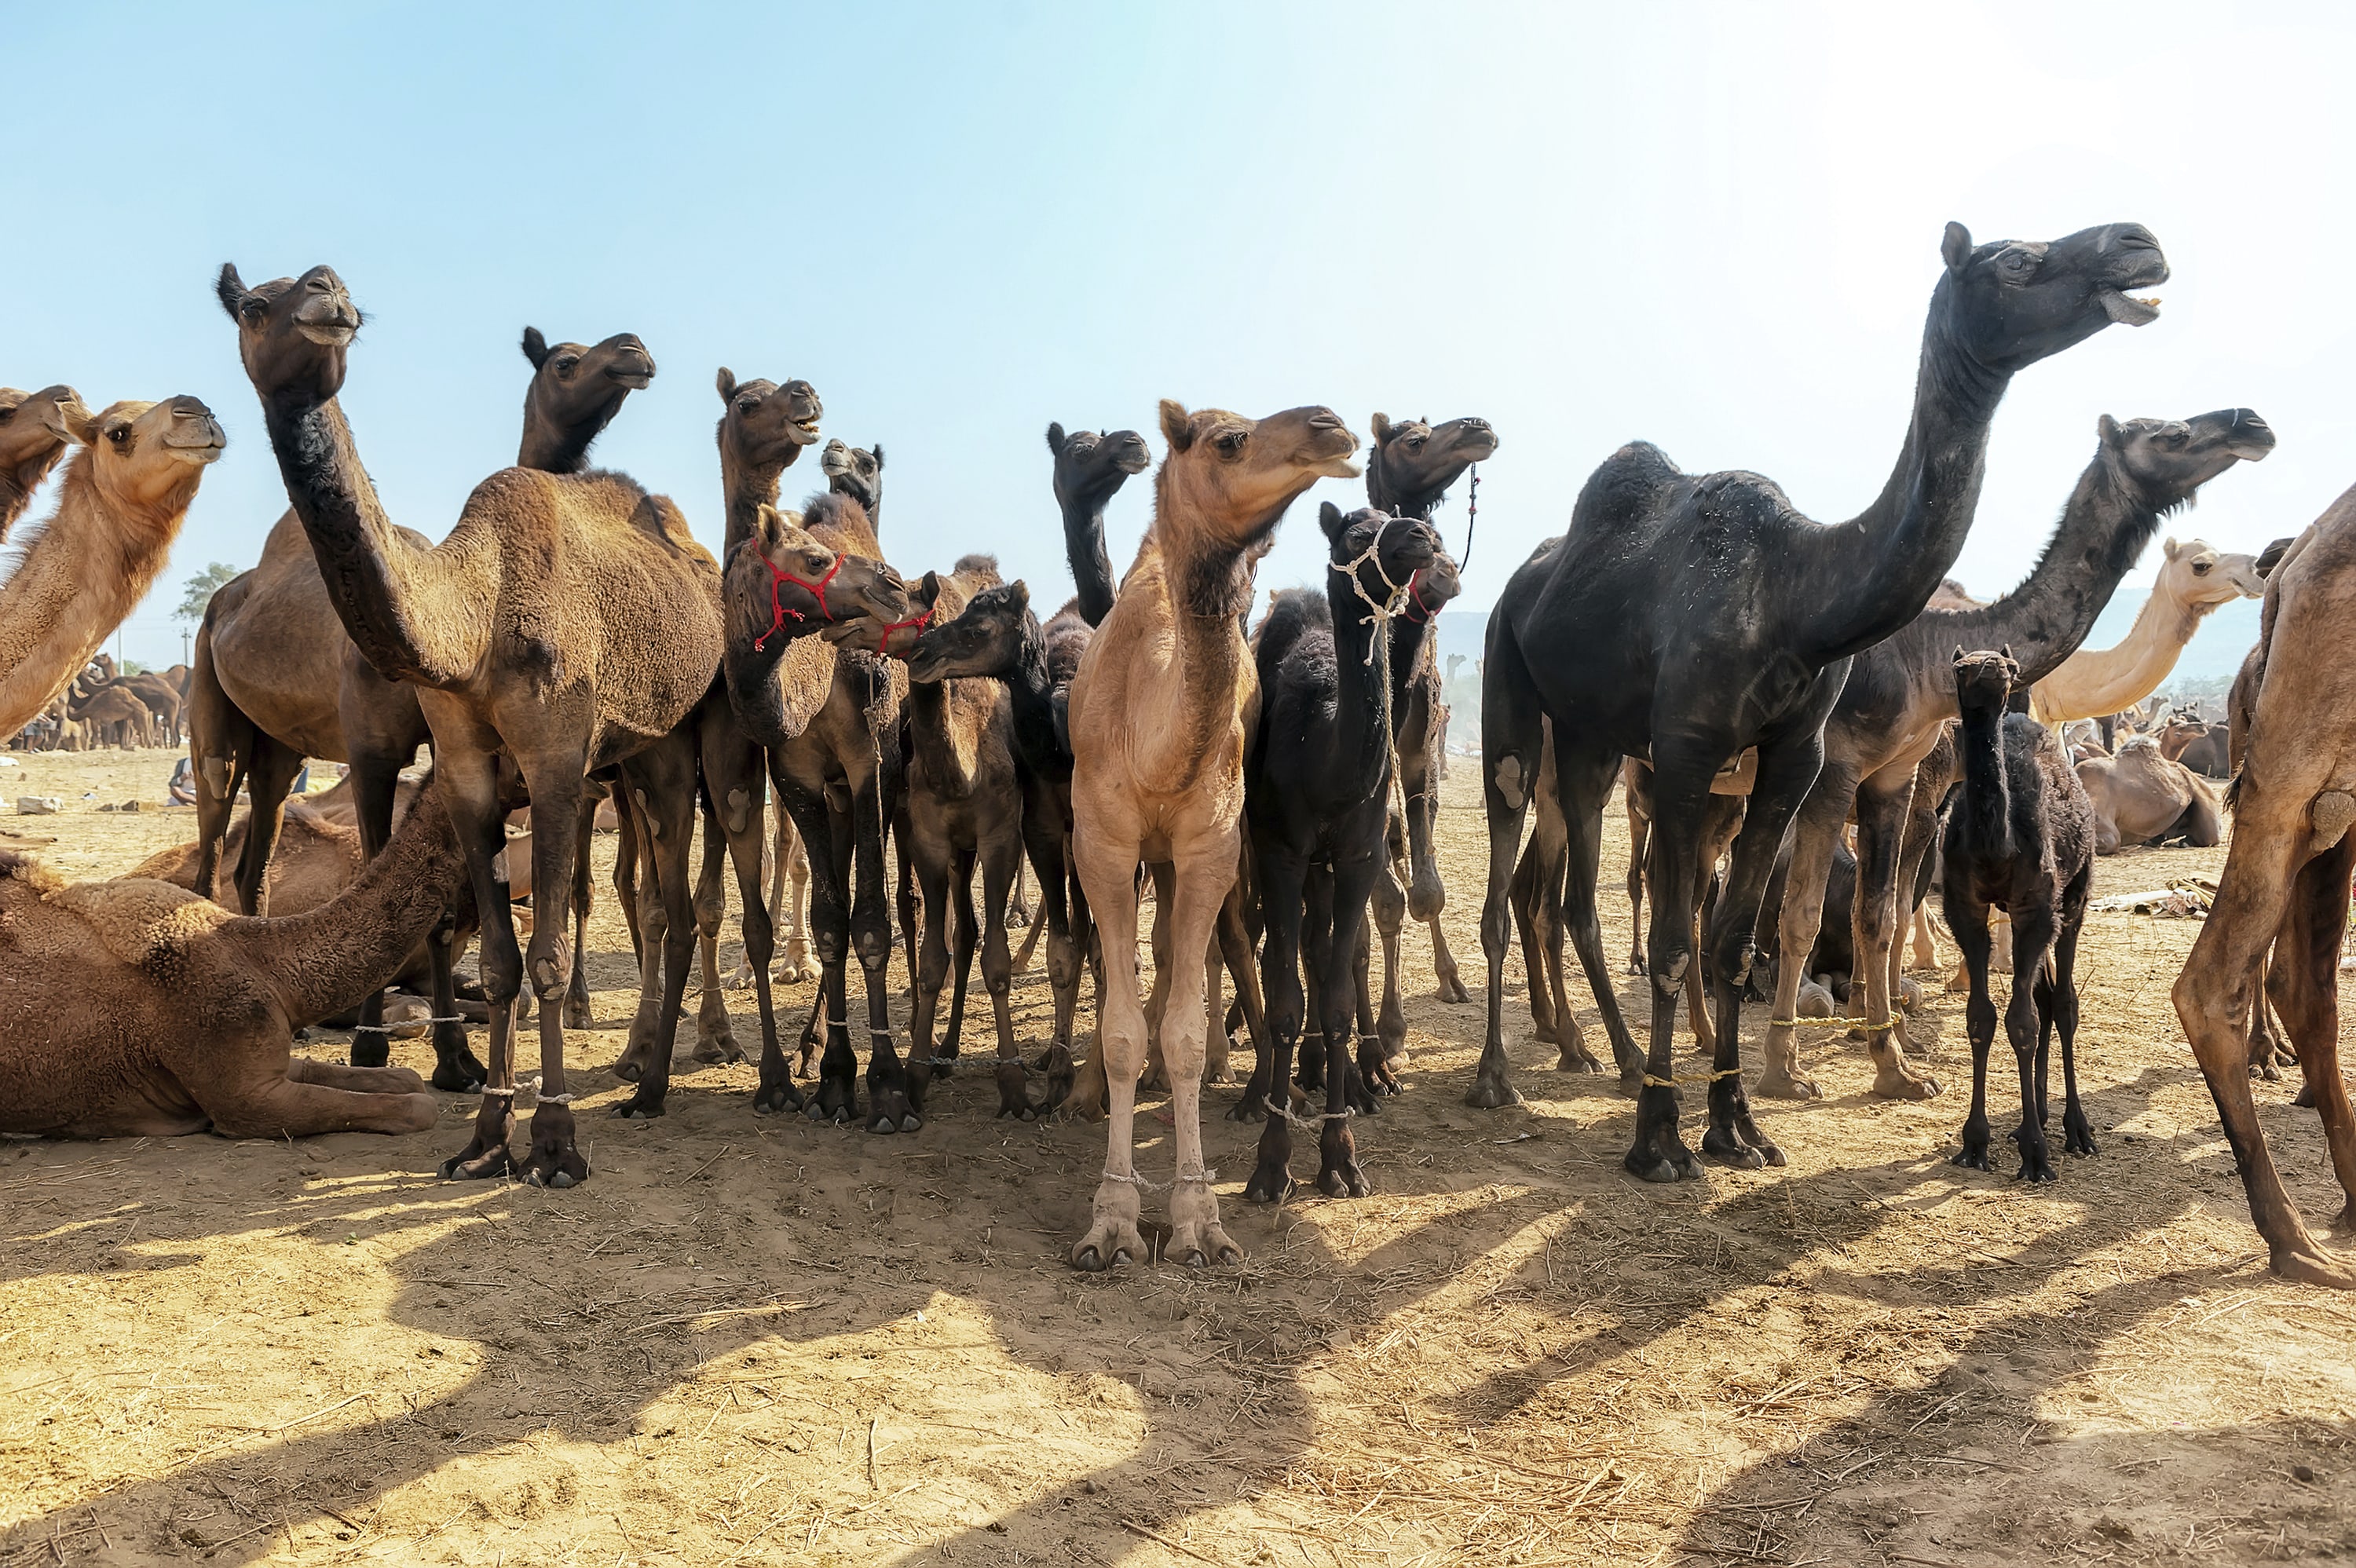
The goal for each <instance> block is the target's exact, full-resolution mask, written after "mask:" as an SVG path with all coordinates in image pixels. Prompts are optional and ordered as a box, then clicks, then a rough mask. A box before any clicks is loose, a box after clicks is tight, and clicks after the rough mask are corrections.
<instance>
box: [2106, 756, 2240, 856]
mask: <svg viewBox="0 0 2356 1568" xmlns="http://www.w3.org/2000/svg"><path fill="white" fill-rule="evenodd" d="M2078 782H2079V783H2080V784H2083V785H2085V786H2086V795H2087V798H2089V799H2090V800H2092V801H2093V802H2094V852H2095V853H2096V854H2098V855H2115V854H2117V853H2118V852H2119V850H2120V849H2121V848H2123V847H2125V846H2126V845H2130V844H2159V843H2164V842H2166V841H2167V840H2169V839H2171V838H2180V839H2182V840H2183V841H2184V842H2185V843H2187V844H2189V845H2191V846H2192V847H2193V848H2200V849H2207V848H2212V847H2214V846H2215V845H2217V844H2218V843H2220V842H2221V841H2222V838H2223V837H2224V832H2223V822H2222V818H2221V817H2220V816H2219V815H2218V811H2217V795H2216V792H2215V791H2214V790H2212V789H2211V788H2210V787H2209V781H2208V780H2206V779H2204V778H2202V777H2201V776H2200V775H2199V774H2198V773H2194V772H2193V771H2192V770H2191V769H2190V768H2188V767H2186V766H2185V765H2184V764H2183V763H2179V762H2178V761H2176V760H2175V759H2174V758H2172V757H2168V756H2164V755H2162V754H2161V752H2160V749H2159V745H2158V742H2157V741H2154V740H2153V739H2152V738H2151V737H2150V736H2148V735H2130V736H2128V737H2127V738H2126V740H2125V741H2121V742H2119V749H2118V751H2117V752H2116V753H2115V754H2114V755H2112V756H2108V757H2089V758H2087V759H2086V760H2085V761H2084V762H2083V763H2079V764H2078Z"/></svg>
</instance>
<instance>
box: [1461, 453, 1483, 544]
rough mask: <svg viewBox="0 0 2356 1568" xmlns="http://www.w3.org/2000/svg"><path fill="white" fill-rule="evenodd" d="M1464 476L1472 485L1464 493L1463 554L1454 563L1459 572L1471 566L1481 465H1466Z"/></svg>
mask: <svg viewBox="0 0 2356 1568" xmlns="http://www.w3.org/2000/svg"><path fill="white" fill-rule="evenodd" d="M1464 475H1465V477H1466V478H1468V479H1470V480H1471V481H1472V485H1471V487H1470V488H1469V489H1467V490H1466V491H1465V492H1464V554H1463V557H1462V559H1461V560H1458V562H1457V563H1456V570H1457V571H1469V570H1471V568H1472V525H1473V524H1474V523H1476V522H1478V521H1479V520H1480V517H1481V465H1480V464H1477V463H1475V464H1470V465H1468V466H1467V467H1466V468H1465V470H1464Z"/></svg>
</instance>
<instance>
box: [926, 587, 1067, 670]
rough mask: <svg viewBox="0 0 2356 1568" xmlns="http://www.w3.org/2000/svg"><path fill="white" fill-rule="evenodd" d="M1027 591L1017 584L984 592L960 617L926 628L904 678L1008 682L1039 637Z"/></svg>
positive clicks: (972, 600) (968, 602)
mask: <svg viewBox="0 0 2356 1568" xmlns="http://www.w3.org/2000/svg"><path fill="white" fill-rule="evenodd" d="M1037 631H1038V622H1037V621H1036V620H1035V619H1033V616H1032V613H1031V590H1030V587H1029V585H1027V584H1026V583H1024V582H1023V581H1022V580H1021V579H1020V578H1017V579H1016V580H1015V581H1012V582H1005V583H1001V584H999V585H998V586H996V587H994V588H985V589H983V590H982V591H981V592H979V593H977V594H975V595H974V596H973V597H972V598H971V599H969V600H968V601H967V602H966V606H965V608H964V609H963V610H961V611H959V612H958V614H957V615H956V616H955V617H954V618H952V619H950V620H947V621H943V622H941V623H939V624H937V625H934V626H931V627H928V628H926V632H925V635H923V636H921V637H918V638H917V639H916V641H915V643H913V644H911V645H909V646H908V648H907V650H906V653H905V657H906V659H907V661H908V678H909V679H910V680H916V681H926V682H931V681H937V680H953V679H956V678H957V677H960V676H1006V675H1011V674H1012V673H1013V672H1014V671H1015V670H1016V669H1018V668H1020V667H1021V666H1022V663H1023V647H1024V645H1026V644H1027V643H1029V642H1030V641H1032V640H1033V638H1034V637H1035V636H1036V634H1037Z"/></svg>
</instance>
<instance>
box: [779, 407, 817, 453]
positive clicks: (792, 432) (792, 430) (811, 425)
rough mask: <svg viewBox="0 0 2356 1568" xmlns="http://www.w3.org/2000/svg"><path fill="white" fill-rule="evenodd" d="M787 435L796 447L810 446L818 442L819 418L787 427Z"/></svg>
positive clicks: (812, 417) (813, 417) (814, 416)
mask: <svg viewBox="0 0 2356 1568" xmlns="http://www.w3.org/2000/svg"><path fill="white" fill-rule="evenodd" d="M786 435H787V439H788V440H790V441H791V442H792V443H794V444H795V445H796V446H809V445H810V444H811V443H814V442H816V441H817V440H818V417H817V416H816V415H815V414H813V415H812V416H810V417H809V419H806V420H796V421H793V422H792V423H791V424H789V425H787V426H786Z"/></svg>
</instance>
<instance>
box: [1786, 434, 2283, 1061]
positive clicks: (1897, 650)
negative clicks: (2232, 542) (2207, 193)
mask: <svg viewBox="0 0 2356 1568" xmlns="http://www.w3.org/2000/svg"><path fill="white" fill-rule="evenodd" d="M2274 445H2275V436H2274V432H2273V431H2272V430H2270V429H2268V428H2267V426H2266V423H2265V421H2264V420H2262V419H2260V418H2259V417H2258V416H2257V415H2256V414H2255V413H2254V412H2252V411H2250V410H2248V409H2221V410H2218V411H2214V412H2211V413H2205V414H2201V415H2198V416H2196V417H2194V418H2192V419H2190V420H2182V421H2177V420H2153V419H2134V420H2127V421H2124V422H2122V421H2116V420H2113V419H2111V418H2110V417H2109V416H2108V415H2104V416H2103V417H2102V418H2101V419H2099V420H2098V421H2096V428H2095V443H2094V457H2093V459H2092V461H2090V462H2089V463H2088V464H2087V465H2086V467H2085V469H2084V471H2083V473H2081V474H2080V475H2079V477H2078V482H2077V484H2076V485H2075V486H2073V487H2072V491H2071V494H2070V498H2069V501H2068V502H2067V504H2066V505H2064V507H2062V510H2061V521H2060V522H2059V524H2057V525H2056V527H2055V528H2054V531H2053V535H2052V538H2051V540H2049V541H2048V543H2047V545H2046V548H2045V550H2044V553H2043V554H2042V555H2040V557H2039V558H2038V561H2037V564H2036V566H2035V567H2034V568H2033V569H2032V570H2031V571H2030V572H2029V576H2028V577H2027V578H2026V579H2024V580H2023V581H2022V582H2021V583H2020V585H2019V587H2018V588H2016V589H2014V590H2013V591H2012V592H2010V593H2008V594H2007V595H2005V596H2004V597H2003V598H2001V599H1999V600H1997V601H1996V602H1995V603H1991V604H1986V605H1980V606H1977V607H1974V608H1967V609H1955V610H1935V609H1928V608H1926V609H1925V610H1924V611H1923V612H1922V614H1920V615H1918V616H1917V617H1915V619H1914V620H1913V622H1912V624H1909V625H1907V626H1906V627H1904V628H1903V629H1902V630H1901V631H1899V632H1898V633H1896V634H1895V635H1892V636H1890V637H1889V638H1888V639H1886V640H1885V641H1883V642H1881V643H1879V644H1877V645H1874V646H1872V647H1870V648H1868V649H1866V650H1864V651H1862V652H1860V653H1858V655H1857V656H1855V657H1854V658H1853V659H1851V661H1850V663H1849V672H1848V681H1847V685H1845V686H1844V687H1843V688H1841V693H1840V697H1839V699H1838V700H1837V702H1836V703H1835V704H1834V706H1833V711H1832V717H1831V718H1830V719H1829V720H1826V724H1825V731H1824V748H1825V761H1824V766H1823V769H1822V771H1821V772H1819V773H1817V775H1816V780H1815V784H1814V785H1812V786H1811V787H1810V788H1809V790H1808V793H1807V795H1806V797H1805V798H1804V800H1803V801H1802V802H1801V805H1800V809H1799V813H1798V816H1797V817H1796V818H1795V820H1794V824H1793V827H1792V829H1791V870H1790V875H1789V880H1788V881H1787V882H1786V884H1785V886H1786V892H1785V896H1784V899H1783V907H1782V909H1781V911H1780V912H1778V914H1777V916H1776V919H1777V923H1778V924H1779V925H1780V927H1781V931H1780V934H1779V937H1778V940H1777V947H1778V949H1779V950H1780V951H1782V952H1785V953H1804V952H1806V951H1808V950H1809V949H1810V948H1811V947H1812V946H1813V945H1814V944H1815V939H1816V932H1817V928H1818V926H1819V924H1820V923H1821V919H1822V913H1823V901H1824V897H1823V890H1824V887H1825V873H1826V868H1827V866H1828V864H1829V861H1830V858H1831V853H1832V848H1831V847H1832V844H1833V842H1834V840H1835V839H1836V838H1837V837H1839V835H1840V832H1841V827H1842V825H1843V824H1844V823H1845V822H1847V821H1848V820H1850V819H1851V818H1852V817H1854V819H1855V820H1856V823H1857V850H1858V866H1859V870H1858V879H1859V880H1858V887H1859V889H1860V893H1859V896H1858V899H1857V900H1856V901H1855V904H1854V910H1855V915H1854V918H1855V920H1856V923H1857V924H1856V936H1855V949H1856V958H1857V965H1858V967H1857V970H1856V973H1857V974H1858V976H1860V977H1861V978H1862V979H1863V980H1864V982H1865V984H1864V989H1863V992H1862V994H1861V996H1860V997H1858V998H1856V999H1858V1000H1861V1001H1862V1003H1863V1005H1864V1014H1863V1016H1864V1018H1865V1020H1866V1021H1865V1025H1864V1027H1865V1029H1866V1036H1867V1049H1868V1050H1869V1052H1870V1053H1871V1056H1872V1060H1873V1064H1874V1079H1873V1091H1872V1092H1873V1093H1876V1094H1878V1095H1881V1096H1884V1097H1889V1098H1902V1099H1924V1098H1928V1097H1929V1096H1931V1095H1933V1094H1935V1093H1938V1089H1939V1084H1938V1080H1937V1078H1936V1077H1935V1076H1933V1075H1932V1074H1929V1073H1926V1072H1922V1071H1920V1070H1919V1069H1917V1068H1916V1067H1915V1066H1913V1065H1912V1063H1910V1062H1909V1061H1907V1060H1906V1054H1905V1043H1906V1040H1905V1032H1904V1027H1903V1024H1902V1023H1901V1019H1900V1018H1899V1015H1898V1013H1897V1011H1896V1010H1895V1008H1894V1006H1893V1004H1894V1003H1896V1002H1898V1001H1900V1000H1901V999H1902V1000H1905V1001H1907V1002H1908V1003H1909V1005H1912V997H1909V996H1908V995H1907V985H1908V983H1907V982H1906V981H1905V980H1904V978H1903V976H1902V974H1901V973H1900V972H1899V971H1898V968H1897V965H1901V964H1902V958H1901V955H1899V954H1898V952H1897V951H1896V940H1895V939H1896V937H1897V934H1898V931H1899V928H1900V921H1899V912H1898V904H1897V891H1898V889H1899V888H1901V887H1912V885H1913V875H1912V874H1913V872H1914V869H1915V866H1916V864H1919V860H1918V861H1916V862H1913V863H1910V862H1909V861H1908V858H1907V855H1906V848H1907V838H1906V827H1907V823H1908V820H1909V815H1910V812H1911V809H1912V802H1913V795H1914V789H1915V782H1914V781H1915V774H1916V771H1917V769H1918V768H1919V766H1920V765H1921V763H1922V761H1923V759H1924V758H1925V757H1927V756H1928V755H1929V754H1930V752H1931V751H1932V748H1933V745H1934V744H1935V743H1936V742H1937V741H1938V739H1939V736H1940V733H1941V731H1944V729H1945V728H1946V727H1947V726H1948V725H1949V724H1950V723H1952V722H1953V721H1954V716H1955V696H1954V670H1953V668H1952V661H1951V660H1950V659H1949V657H1948V656H1947V653H1946V650H1947V649H1949V648H1952V647H1954V646H1955V645H1956V644H1958V643H1961V644H1962V645H1964V646H1965V647H1971V648H1987V647H1997V646H2005V647H2009V648H2011V649H2012V650H2013V651H2014V654H2015V656H2016V657H2017V658H2018V660H2019V670H2018V674H2019V684H2020V685H2029V684H2030V683H2032V682H2040V681H2043V680H2044V679H2045V677H2047V676H2048V675H2050V674H2051V673H2052V672H2053V671H2054V670H2055V669H2057V668H2059V667H2063V666H2064V665H2065V663H2066V661H2068V660H2070V659H2072V658H2073V657H2075V656H2076V655H2077V651H2078V647H2079V645H2080V644H2081V643H2082V642H2083V641H2084V639H2085V636H2086V634H2087V633H2088V632H2090V631H2092V630H2093V629H2094V622H2095V619H2096V618H2097V617H2098V616H2099V615H2101V613H2103V610H2104V606H2105V605H2107V604H2108V603H2110V599H2111V595H2112V593H2113V592H2115V590H2116V589H2117V587H2118V583H2119V580H2120V579H2121V578H2122V577H2124V576H2125V575H2126V571H2127V569H2128V568H2129V567H2130V566H2132V565H2133V564H2134V563H2135V560H2136V557H2137V556H2138V555H2140V554H2141V553H2142V552H2143V549H2144V548H2145V546H2146V545H2147V543H2148V542H2149V541H2150V539H2151V537H2152V535H2153V533H2154V532H2155V531H2156V530H2157V529H2158V527H2159V521H2160V519H2161V518H2162V517H2165V516H2166V515H2168V514H2169V513H2170V512H2172V511H2175V510H2177V509H2178V508H2179V507H2184V506H2187V505H2189V504H2190V503H2191V502H2192V501H2193V500H2194V499H2195V498H2196V497H2197V496H2199V494H2200V493H2201V487H2202V486H2203V485H2207V484H2208V483H2210V482H2211V480H2213V479H2215V478H2216V477H2217V476H2218V475H2221V474H2223V473H2225V472H2226V471H2227V470H2228V469H2231V468H2233V466H2234V465H2235V464H2240V463H2244V462H2248V463H2255V462H2260V461H2263V460H2264V459H2265V456H2266V454H2267V453H2269V452H2271V451H2272V450H2273V449H2274ZM2179 553H2180V552H2179ZM2171 559H2173V558H2171ZM2064 685H2065V688H2067V683H2064ZM2035 689H2038V690H2042V689H2044V688H2043V687H2041V686H2040V687H2037V688H2035ZM2055 717H2057V718H2061V717H2066V718H2088V717H2093V715H2091V714H2083V713H2079V712H2077V711H2075V710H2068V711H2065V712H2062V713H2059V714H2056V715H2055ZM2048 722H2051V720H2048ZM1944 793H1945V790H1944V785H1943V786H1942V787H1941V789H1940V794H1942V795H1944ZM1934 804H1935V803H1934ZM1802 977H1803V976H1801V974H1800V972H1799V970H1798V968H1797V967H1796V966H1787V967H1785V968H1784V969H1783V970H1782V971H1781V972H1779V973H1778V975H1777V977H1776V982H1777V983H1776V988H1775V1003H1774V1010H1773V1011H1772V1013H1771V1014H1770V1015H1769V1023H1768V1028H1767V1035H1766V1039H1765V1041H1764V1043H1763V1045H1762V1055H1763V1056H1764V1057H1765V1059H1766V1065H1765V1069H1764V1071H1763V1072H1762V1073H1761V1075H1760V1079H1759V1093H1762V1094H1763V1095H1775V1096H1779V1097H1783V1098H1790V1099H1805V1098H1808V1097H1810V1096H1811V1095H1813V1094H1815V1093H1816V1089H1815V1084H1814V1083H1812V1082H1810V1081H1809V1080H1808V1079H1806V1078H1804V1077H1803V1076H1802V1075H1801V1074H1800V1072H1799V1053H1798V1050H1797V1045H1796V1040H1795V1037H1794V1030H1795V1029H1796V1027H1797V1023H1798V1015H1797V1013H1796V1012H1795V1010H1794V1008H1795V1004H1796V1002H1797V999H1798V997H1797V989H1798V987H1799V985H1800V982H1801V980H1802Z"/></svg>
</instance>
